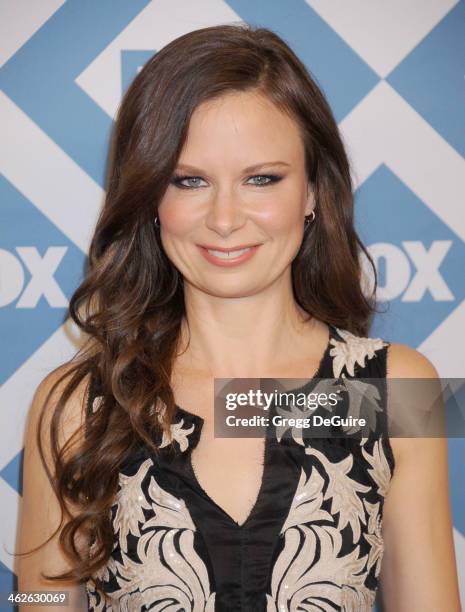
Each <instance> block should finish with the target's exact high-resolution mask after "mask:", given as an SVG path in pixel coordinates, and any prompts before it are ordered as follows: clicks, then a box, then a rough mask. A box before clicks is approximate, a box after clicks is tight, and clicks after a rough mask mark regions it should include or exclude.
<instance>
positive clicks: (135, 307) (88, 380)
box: [18, 25, 459, 612]
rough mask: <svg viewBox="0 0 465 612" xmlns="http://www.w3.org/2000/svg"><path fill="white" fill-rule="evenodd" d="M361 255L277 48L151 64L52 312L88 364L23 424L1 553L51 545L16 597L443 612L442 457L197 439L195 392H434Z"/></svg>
mask: <svg viewBox="0 0 465 612" xmlns="http://www.w3.org/2000/svg"><path fill="white" fill-rule="evenodd" d="M361 251H363V253H364V254H365V255H366V256H367V257H368V259H369V256H368V253H367V252H366V250H365V249H364V247H363V245H362V244H361V242H360V240H359V238H358V236H357V234H356V232H355V230H354V225H353V196H352V186H351V180H350V171H349V164H348V160H347V157H346V153H345V151H344V147H343V144H342V142H341V138H340V135H339V133H338V129H337V124H336V123H335V121H334V118H333V116H332V114H331V111H330V108H329V106H328V104H327V102H326V101H325V98H324V96H323V95H322V93H321V92H320V90H319V89H318V87H317V85H316V84H315V83H314V81H313V80H312V79H311V77H310V76H309V74H308V72H307V71H306V69H305V67H304V66H303V64H302V63H301V62H300V61H299V59H298V58H297V57H296V56H295V55H294V53H293V52H292V51H291V50H290V49H289V47H288V46H287V45H286V44H285V43H284V42H283V41H282V40H281V39H280V38H279V37H278V36H277V35H276V34H274V33H272V32H270V31H269V30H266V29H261V28H256V29H254V28H251V27H247V26H244V25H239V26H235V25H227V26H218V27H212V28H205V29H202V30H197V31H194V32H190V33H189V34H186V35H184V36H182V37H180V38H178V39H176V40H174V41H173V42H171V43H170V44H168V45H167V46H166V47H165V48H163V49H162V50H161V51H160V52H158V53H157V54H156V55H155V56H154V57H153V58H152V59H151V60H150V61H149V62H148V63H147V64H146V65H145V66H144V68H143V69H142V70H141V71H140V73H139V74H138V75H137V77H136V78H135V80H134V82H133V83H132V85H131V86H130V88H129V90H128V91H127V93H126V95H125V97H124V100H123V102H122V105H121V108H120V110H119V114H118V117H117V124H116V133H115V141H114V147H113V154H112V160H111V164H110V174H109V180H108V191H107V195H106V200H105V204H104V207H103V210H102V212H101V215H100V218H99V220H98V224H97V227H96V230H95V234H94V237H93V240H92V244H91V248H90V257H89V269H88V271H87V275H86V278H85V280H84V282H83V283H82V285H81V286H80V287H79V288H78V289H77V291H76V292H75V294H74V295H73V297H72V299H71V302H70V313H71V316H72V317H73V319H74V320H75V321H76V323H77V324H78V325H79V326H80V327H81V329H82V330H83V331H84V332H86V333H87V334H88V335H89V344H88V346H87V348H86V350H83V351H82V352H81V354H80V355H79V356H78V357H77V358H76V359H74V360H73V361H72V362H71V363H70V364H66V365H64V366H62V367H60V368H59V369H58V370H56V371H54V372H53V373H52V374H50V375H49V376H48V377H47V378H46V379H45V380H44V381H43V382H42V383H41V385H40V387H39V389H38V390H37V393H36V396H35V399H34V403H33V407H32V409H31V420H30V424H29V426H28V437H27V441H26V453H25V466H24V470H25V471H24V512H23V516H22V519H21V545H20V551H22V550H23V549H25V548H28V547H29V548H30V546H31V544H32V545H34V546H35V545H37V546H39V544H40V543H41V542H42V541H43V540H44V538H45V537H47V535H50V534H52V531H53V530H54V529H55V535H54V538H53V539H51V540H50V541H49V542H47V543H46V545H45V546H41V547H39V548H38V550H37V551H35V552H34V554H33V555H32V556H27V557H21V565H20V568H19V572H18V573H19V588H20V590H34V589H41V588H42V589H45V588H48V589H50V588H54V589H68V590H69V589H70V586H69V585H73V584H75V585H79V586H75V587H72V588H71V596H72V605H73V606H75V608H76V609H79V607H80V606H82V607H83V609H89V610H118V609H122V610H142V609H144V610H148V609H154V610H196V611H197V610H208V611H213V610H228V611H233V610H234V611H235V612H237V611H239V610H243V611H247V612H249V611H251V610H267V611H275V610H279V611H281V610H339V609H340V610H370V609H371V608H372V606H373V603H374V598H375V594H376V590H377V587H378V583H379V581H380V580H381V583H382V586H383V599H384V604H385V608H386V609H387V610H393V611H396V612H398V611H403V610H408V611H412V610H422V611H425V610H431V611H433V610H434V611H435V612H438V611H440V610H444V611H447V612H451V611H454V610H457V611H458V610H459V600H458V587H457V577H456V571H455V559H454V549H453V541H452V529H451V518H450V509H449V502H448V490H447V463H446V448H447V447H446V441H445V440H444V439H417V440H408V439H389V438H386V437H383V438H382V439H379V440H374V441H373V440H371V442H370V443H369V444H366V445H365V447H364V446H363V445H360V444H357V445H353V446H352V447H350V445H349V447H347V445H345V444H334V441H333V443H329V442H328V441H325V440H324V439H321V440H318V439H315V440H312V441H311V443H309V441H308V440H306V441H305V442H303V441H302V440H300V441H296V440H295V439H294V438H293V437H289V436H287V437H285V438H284V439H283V440H277V439H274V440H272V439H271V440H269V439H267V440H266V441H264V440H263V439H261V438H243V439H240V438H239V439H238V438H229V439H228V438H215V437H214V436H213V380H214V378H224V377H233V378H234V377H237V378H241V377H252V378H258V377H293V378H304V379H308V377H309V376H310V377H311V380H312V379H314V378H318V377H322V378H324V377H331V376H336V377H339V376H344V377H361V376H363V377H368V376H371V377H375V376H376V377H381V378H383V377H386V376H388V377H399V378H400V377H406V378H408V377H416V378H420V377H429V378H433V377H437V373H436V371H435V369H434V367H433V366H432V364H431V363H430V362H429V361H428V360H427V359H426V358H425V357H424V356H423V355H421V354H420V353H418V352H417V351H415V350H413V349H411V348H409V347H407V346H404V345H401V344H390V343H388V342H385V341H383V340H382V339H380V338H370V337H368V336H367V331H368V328H369V322H370V318H371V316H372V314H373V313H374V312H375V304H374V302H373V301H370V300H369V299H368V298H367V297H366V296H365V295H364V294H363V293H362V290H361V287H360V279H361V271H360V263H359V259H358V255H359V254H360V253H361ZM370 261H371V260H370ZM375 278H376V277H375ZM375 285H376V284H375ZM388 349H389V350H388ZM310 382H311V381H310ZM46 400H48V401H46ZM44 406H48V408H44ZM40 414H43V417H44V418H43V420H42V421H40V420H39V416H40ZM39 430H40V431H43V432H45V433H44V437H43V440H42V442H41V446H40V448H42V449H43V451H44V464H45V466H48V468H49V469H50V472H52V475H53V478H51V482H52V484H53V485H54V488H55V491H56V498H55V494H54V493H52V489H51V486H50V484H49V480H48V478H47V475H46V471H45V469H44V466H43V465H42V462H41V461H40V460H39V455H38V452H39V447H38V446H37V443H36V440H35V435H36V432H37V431H39ZM47 434H48V435H47ZM54 472H55V473H54ZM56 500H58V501H56ZM33 504H34V505H35V508H34V511H33V509H32V507H33ZM46 507H47V508H50V509H51V510H50V511H49V512H45V508H46ZM37 508H39V510H40V511H39V512H38V511H37ZM60 510H67V511H69V515H68V514H65V518H64V520H63V524H62V525H60V526H58V522H59V520H60V517H61V515H60ZM59 534H61V535H60V541H59V542H58V535H59ZM73 542H75V543H76V548H75V549H74V550H73ZM88 544H91V546H90V547H89V546H88ZM381 561H382V563H381ZM41 572H43V573H44V574H46V575H47V576H50V575H53V574H54V575H58V574H60V576H61V578H62V582H58V581H55V582H43V581H42V577H41V576H40V574H41ZM64 585H66V586H64Z"/></svg>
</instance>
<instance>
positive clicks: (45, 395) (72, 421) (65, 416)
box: [26, 362, 89, 445]
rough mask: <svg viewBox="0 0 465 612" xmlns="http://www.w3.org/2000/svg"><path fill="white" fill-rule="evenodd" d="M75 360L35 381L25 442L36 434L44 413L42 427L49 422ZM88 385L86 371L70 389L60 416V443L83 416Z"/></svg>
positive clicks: (77, 425) (80, 423)
mask: <svg viewBox="0 0 465 612" xmlns="http://www.w3.org/2000/svg"><path fill="white" fill-rule="evenodd" d="M74 365H75V364H73V363H72V362H67V363H64V364H62V365H60V366H58V367H57V368H55V369H54V370H52V371H51V372H50V373H49V374H48V375H47V376H46V377H45V378H44V379H43V380H42V381H41V382H40V384H39V385H38V387H37V388H36V390H35V393H34V397H33V400H32V404H31V407H30V410H29V414H28V425H27V428H26V445H27V442H28V441H29V442H31V437H32V436H33V435H35V434H36V431H37V427H38V425H39V418H40V417H41V415H42V413H43V425H42V427H43V428H44V430H46V429H47V426H48V425H50V422H51V419H52V417H53V412H54V409H55V407H56V404H57V401H58V400H59V399H60V398H61V396H62V394H63V392H64V391H65V388H66V386H67V384H68V382H69V380H70V376H71V375H72V373H73V367H74ZM88 386H89V377H88V375H87V376H85V377H84V379H83V380H82V381H81V382H80V383H79V384H78V385H77V386H76V388H75V389H74V390H73V391H72V392H71V393H70V395H69V398H68V399H67V400H66V402H65V403H64V406H63V412H62V416H61V419H60V420H61V428H60V432H59V433H60V436H59V440H60V441H61V443H64V442H66V440H67V439H68V438H69V437H71V435H72V434H73V433H74V432H75V431H76V430H78V429H79V428H80V427H81V425H82V423H83V420H84V418H85V405H86V400H87V392H88Z"/></svg>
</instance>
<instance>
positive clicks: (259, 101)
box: [158, 93, 314, 297]
mask: <svg viewBox="0 0 465 612" xmlns="http://www.w3.org/2000/svg"><path fill="white" fill-rule="evenodd" d="M252 166H253V168H252ZM313 206H314V201H313V194H312V192H311V190H310V188H309V183H308V179H307V175H306V171H305V156H304V146H303V142H302V140H301V136H300V134H299V130H298V127H297V125H296V123H295V122H294V121H293V120H292V119H290V118H289V117H288V116H287V115H285V114H283V113H282V112H280V111H279V110H278V109H277V108H276V107H275V106H274V105H273V104H272V103H271V102H269V101H268V100H267V99H266V98H264V97H262V96H258V95H257V94H253V93H234V94H228V95H226V96H223V97H221V98H219V99H217V100H214V101H209V102H207V103H204V104H203V105H201V106H199V107H198V108H197V109H196V111H195V112H194V114H193V116H192V118H191V122H190V125H189V131H188V138H187V141H186V144H185V147H184V149H183V151H182V153H181V155H180V159H179V162H178V164H177V167H176V170H175V175H174V176H173V180H172V183H171V184H170V186H169V187H168V189H167V191H166V193H165V196H164V197H163V200H162V201H161V203H160V206H159V210H158V217H159V223H160V225H161V230H160V231H161V241H162V244H163V248H164V250H165V252H166V254H167V256H168V257H169V259H170V260H171V261H172V263H173V264H174V265H175V266H176V267H177V268H178V270H179V271H180V272H181V273H182V275H183V277H184V283H185V285H186V284H189V283H190V284H191V285H193V286H195V287H197V288H198V289H200V290H202V291H205V292H207V293H209V294H211V295H215V296H223V297H244V296H247V295H251V294H254V293H256V292H258V291H260V290H261V289H263V288H265V287H268V286H269V285H270V284H272V283H273V282H274V281H276V280H277V279H279V278H281V277H282V275H283V273H284V272H288V273H289V274H290V264H291V262H292V260H293V259H294V257H295V256H296V254H297V252H298V250H299V248H300V245H301V242H302V238H303V231H304V220H305V219H304V218H305V215H308V214H310V212H311V211H312V209H313ZM207 247H208V248H207ZM246 247H249V248H248V250H245V251H243V249H244V248H246ZM238 249H240V250H239V252H237V253H236V252H234V251H237V250H238ZM228 250H229V251H230V252H229V254H228ZM212 251H213V252H212ZM215 251H216V252H215ZM218 251H221V252H219V253H218Z"/></svg>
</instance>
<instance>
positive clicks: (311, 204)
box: [305, 183, 315, 216]
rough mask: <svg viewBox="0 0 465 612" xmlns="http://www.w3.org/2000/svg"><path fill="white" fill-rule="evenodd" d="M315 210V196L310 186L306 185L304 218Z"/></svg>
mask: <svg viewBox="0 0 465 612" xmlns="http://www.w3.org/2000/svg"><path fill="white" fill-rule="evenodd" d="M314 208H315V195H314V193H313V189H312V186H311V185H310V183H307V201H306V204H305V216H307V215H309V214H310V213H311V212H312V210H313V209H314Z"/></svg>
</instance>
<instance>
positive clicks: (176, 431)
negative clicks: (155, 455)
mask: <svg viewBox="0 0 465 612" xmlns="http://www.w3.org/2000/svg"><path fill="white" fill-rule="evenodd" d="M183 424H184V419H181V420H180V421H178V422H177V423H172V424H171V426H170V430H171V436H172V437H173V438H174V439H175V440H176V442H177V443H178V444H179V448H180V449H181V451H182V452H184V451H185V450H186V449H187V448H188V446H189V441H188V439H187V436H188V435H189V434H191V433H192V432H193V431H194V429H195V424H194V423H192V426H191V427H190V428H189V429H183V428H182V426H183ZM170 441H171V440H170V438H169V436H168V435H167V434H166V431H164V432H163V438H162V441H161V444H160V448H163V447H164V446H168V444H169V443H170Z"/></svg>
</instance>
